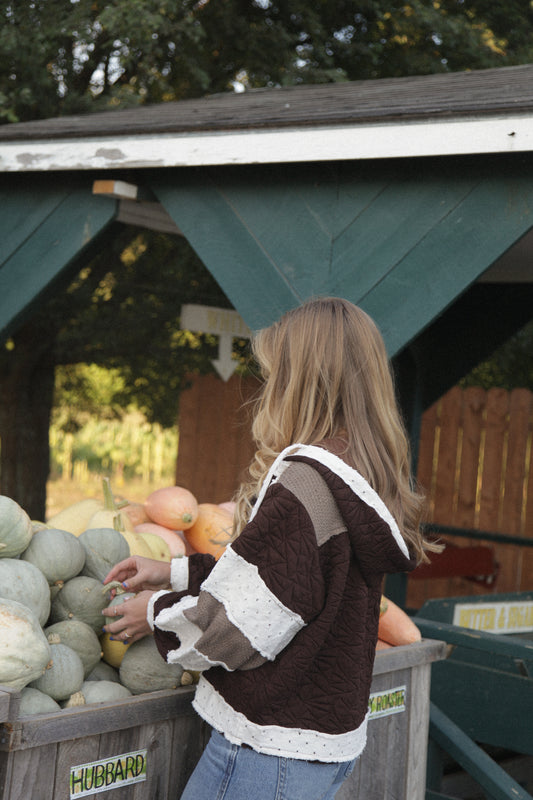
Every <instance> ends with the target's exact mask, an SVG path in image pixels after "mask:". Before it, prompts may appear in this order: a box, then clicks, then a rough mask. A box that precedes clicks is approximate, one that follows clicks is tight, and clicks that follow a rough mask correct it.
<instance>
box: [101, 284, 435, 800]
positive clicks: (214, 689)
mask: <svg viewBox="0 0 533 800" xmlns="http://www.w3.org/2000/svg"><path fill="white" fill-rule="evenodd" d="M254 353H255V356H256V359H257V361H258V364H259V366H260V368H261V371H262V374H263V376H264V378H265V381H264V384H263V387H262V391H261V395H260V397H259V399H258V403H257V409H256V414H255V419H254V424H253V434H254V437H255V440H256V442H257V452H256V454H255V457H254V459H253V461H252V463H251V465H250V469H249V479H248V481H247V482H246V483H245V484H244V485H243V486H242V487H241V490H240V492H239V495H238V497H237V509H236V517H235V520H236V528H235V529H236V532H237V534H238V535H236V537H235V539H234V541H233V542H232V543H231V545H230V546H229V547H228V548H227V549H226V551H225V553H224V555H223V556H222V557H221V558H220V560H219V561H218V562H215V560H214V559H213V557H212V556H206V555H201V554H195V555H192V556H190V557H189V558H183V559H176V560H174V561H173V562H172V563H171V565H166V564H162V563H160V562H151V561H148V560H145V559H140V558H130V559H127V560H126V561H124V562H122V563H121V564H119V565H118V566H117V567H115V568H114V569H113V570H112V571H111V572H110V574H109V575H108V576H107V578H106V582H108V581H110V580H120V581H123V582H126V584H127V587H128V588H129V589H130V590H132V589H133V590H135V591H139V590H140V594H138V595H137V597H136V598H135V599H134V600H130V601H129V602H128V603H126V604H125V605H124V606H123V608H124V616H123V617H122V619H121V620H120V621H117V622H115V623H112V624H111V625H107V626H106V629H107V630H108V631H109V632H111V633H112V634H113V635H114V636H115V637H118V638H122V639H124V638H125V637H126V638H127V639H128V641H132V640H135V639H137V638H140V637H141V636H143V635H145V634H146V633H149V632H150V630H153V634H154V636H155V640H156V643H157V645H158V648H159V651H160V652H161V655H162V656H163V657H164V658H165V659H166V660H167V661H169V662H171V663H172V662H177V663H180V664H181V665H182V666H183V667H185V668H188V669H192V670H199V671H201V672H202V676H201V678H200V682H199V684H198V687H197V690H196V696H195V700H194V707H195V709H196V711H197V712H198V713H199V714H200V715H201V716H202V717H203V718H204V719H205V720H207V722H208V723H209V724H210V725H211V726H212V728H213V735H212V737H211V740H210V742H209V744H208V746H207V748H206V750H205V752H204V754H203V756H202V758H201V759H200V762H199V764H198V765H197V768H196V770H195V771H194V773H193V775H192V776H191V778H190V780H189V783H188V785H187V787H186V789H185V792H184V794H183V795H182V800H251V798H253V800H315V798H316V800H318V798H321V800H332V798H333V797H334V795H335V793H336V792H337V791H338V789H339V787H340V785H341V783H342V782H343V781H344V779H345V778H346V777H347V775H349V773H350V772H351V770H352V769H353V767H354V764H355V760H356V759H357V757H358V756H359V755H360V754H361V752H362V751H363V749H364V746H365V742H366V721H367V710H368V698H369V692H370V683H371V679H372V667H373V660H374V654H375V646H376V639H377V631H378V619H379V604H380V597H381V590H382V581H383V577H384V575H385V574H387V573H393V572H402V571H407V570H410V569H412V568H413V567H414V566H415V565H416V563H417V562H418V561H424V560H427V556H426V550H427V549H432V546H431V545H429V544H428V543H427V542H425V541H424V540H423V539H422V537H421V534H420V531H419V523H420V515H421V505H422V498H421V497H420V495H419V494H417V493H416V491H414V490H413V488H412V485H411V480H410V473H409V454H408V444H407V438H406V435H405V432H404V429H403V426H402V423H401V420H400V415H399V412H398V408H397V405H396V400H395V395H394V387H393V381H392V377H391V371H390V367H389V363H388V359H387V356H386V351H385V347H384V344H383V340H382V338H381V335H380V333H379V332H378V330H377V328H376V326H375V324H374V323H373V321H372V320H371V319H370V318H369V317H368V315H367V314H365V313H364V312H363V311H362V310H361V309H359V308H358V307H356V306H354V305H353V304H351V303H349V302H347V301H345V300H342V299H338V298H319V299H316V300H311V301H309V302H307V303H305V304H303V305H302V306H300V307H299V308H296V309H294V310H292V311H290V312H288V313H287V314H285V315H284V316H283V317H282V319H281V320H280V321H279V322H277V323H275V324H274V325H272V326H271V327H270V328H267V329H265V330H263V331H261V332H259V334H258V335H257V337H256V338H255V341H254ZM107 611H108V610H107V609H106V610H104V613H106V612H107ZM126 632H127V633H126Z"/></svg>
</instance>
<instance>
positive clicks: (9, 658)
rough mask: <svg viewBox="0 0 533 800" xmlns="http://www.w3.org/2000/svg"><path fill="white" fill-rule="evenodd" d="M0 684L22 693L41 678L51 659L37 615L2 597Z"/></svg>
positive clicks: (0, 606) (0, 604)
mask: <svg viewBox="0 0 533 800" xmlns="http://www.w3.org/2000/svg"><path fill="white" fill-rule="evenodd" d="M0 642H1V643H2V644H1V647H0V684H3V685H4V686H10V687H12V688H13V689H17V690H19V691H20V690H21V689H23V688H24V687H25V686H27V685H28V684H29V683H31V682H32V681H33V680H35V679H36V678H38V677H39V676H40V675H42V673H43V672H44V670H45V669H46V665H47V664H48V663H49V661H50V658H51V650H50V645H49V644H48V642H47V640H46V636H45V635H44V633H43V631H42V628H41V626H40V624H39V620H38V618H37V615H36V614H35V612H33V611H32V610H31V609H30V608H28V607H27V606H25V605H23V604H22V603H19V602H17V601H16V600H10V599H8V598H5V597H0Z"/></svg>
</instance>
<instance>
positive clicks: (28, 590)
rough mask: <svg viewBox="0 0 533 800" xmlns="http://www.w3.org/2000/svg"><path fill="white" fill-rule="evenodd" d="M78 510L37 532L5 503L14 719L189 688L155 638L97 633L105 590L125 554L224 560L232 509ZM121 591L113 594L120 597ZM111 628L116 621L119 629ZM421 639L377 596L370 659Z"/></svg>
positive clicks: (159, 498)
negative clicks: (16, 695) (17, 695)
mask: <svg viewBox="0 0 533 800" xmlns="http://www.w3.org/2000/svg"><path fill="white" fill-rule="evenodd" d="M103 488H104V491H103V499H102V501H99V500H97V499H86V500H82V501H80V502H78V503H75V504H74V505H72V506H70V507H68V508H66V509H64V510H62V511H60V512H59V513H58V514H56V515H55V516H53V517H52V518H50V519H49V520H48V521H47V523H39V522H32V520H31V519H30V518H29V516H28V514H27V513H26V512H25V511H24V510H23V509H22V508H21V507H20V506H19V505H18V504H17V503H16V502H15V501H14V500H12V499H10V498H9V497H6V496H3V495H0V642H1V647H0V685H5V686H9V687H13V688H15V689H17V690H19V691H20V692H21V705H20V714H21V716H26V715H32V714H38V713H45V712H48V711H56V710H60V709H61V708H65V707H67V708H69V707H72V706H75V705H84V704H87V703H97V702H104V701H109V700H115V699H121V698H124V697H128V696H130V695H132V694H141V693H144V692H150V691H156V690H159V689H171V688H176V687H178V686H182V685H186V684H190V683H193V682H194V681H195V680H196V679H197V675H196V674H195V673H191V672H189V671H186V670H184V669H183V668H182V667H181V666H180V665H179V664H167V663H166V662H165V661H164V660H163V659H162V658H161V656H160V655H159V652H158V651H157V648H156V646H155V642H154V639H153V637H151V636H148V637H145V638H144V639H141V640H139V641H136V642H133V643H130V644H124V643H123V642H122V641H114V640H113V639H111V638H110V636H109V634H108V633H105V632H103V630H102V626H103V625H104V624H105V623H106V622H111V621H112V620H111V619H110V618H107V619H106V618H105V617H103V616H102V610H103V609H104V608H106V607H107V606H109V605H111V604H115V603H121V602H123V601H124V599H125V597H126V596H127V595H126V594H122V595H121V594H117V595H116V596H115V597H113V598H111V593H110V588H109V587H105V586H103V583H102V581H103V579H104V578H105V576H106V575H107V574H108V572H109V570H110V569H111V567H112V566H114V564H116V563H118V562H119V561H121V560H123V559H124V558H127V557H128V556H129V555H140V556H146V557H148V558H155V559H160V560H163V561H170V560H171V559H172V558H176V557H180V556H183V555H189V554H191V553H194V552H202V553H211V554H212V555H213V556H214V557H215V558H217V559H218V558H219V557H220V556H221V555H222V553H223V552H224V549H225V547H226V546H227V544H228V542H229V541H231V537H232V529H233V513H232V512H233V507H232V504H231V503H222V504H220V505H216V504H212V503H204V504H199V503H197V501H196V499H195V498H194V496H193V495H192V494H191V493H190V492H189V491H188V490H187V489H185V488H183V487H178V486H171V487H165V488H162V489H158V490H156V491H154V492H153V493H152V494H151V495H150V496H149V497H148V498H147V500H146V502H145V503H144V504H141V503H128V502H126V501H122V502H118V503H117V501H116V500H115V497H114V495H113V493H112V491H111V486H110V484H109V481H108V479H105V480H104V483H103ZM117 591H118V590H117ZM114 619H116V618H114ZM419 639H420V631H419V630H418V628H417V627H416V625H415V624H414V623H413V622H412V620H411V619H410V617H408V616H407V614H405V613H404V612H403V611H402V610H401V609H400V608H399V607H398V606H396V605H395V604H394V603H392V601H390V600H388V599H387V598H385V597H382V604H381V608H380V621H379V639H378V644H377V649H384V648H388V647H393V646H397V645H404V644H410V643H412V642H416V641H418V640H419Z"/></svg>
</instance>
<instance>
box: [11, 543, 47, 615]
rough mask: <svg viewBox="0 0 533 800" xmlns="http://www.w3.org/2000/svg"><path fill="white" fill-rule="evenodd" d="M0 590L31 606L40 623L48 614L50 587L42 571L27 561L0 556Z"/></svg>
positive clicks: (13, 598)
mask: <svg viewBox="0 0 533 800" xmlns="http://www.w3.org/2000/svg"><path fill="white" fill-rule="evenodd" d="M0 592H1V593H2V596H3V597H5V598H9V599H10V600H16V601H17V602H19V603H23V604H24V605H25V606H28V607H29V608H31V610H32V611H33V612H34V613H35V614H36V616H37V619H38V620H39V624H40V625H44V624H45V623H46V620H47V619H48V615H49V614H50V587H49V586H48V581H47V580H46V578H45V577H44V575H43V573H42V572H41V571H40V570H39V569H37V567H36V566H35V565H34V564H30V562H29V561H23V560H22V559H20V558H0Z"/></svg>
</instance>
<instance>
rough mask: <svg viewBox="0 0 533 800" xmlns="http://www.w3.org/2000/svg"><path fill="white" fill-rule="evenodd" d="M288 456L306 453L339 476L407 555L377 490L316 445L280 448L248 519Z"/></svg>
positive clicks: (403, 543) (255, 510) (405, 547)
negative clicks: (382, 523) (371, 511)
mask: <svg viewBox="0 0 533 800" xmlns="http://www.w3.org/2000/svg"><path fill="white" fill-rule="evenodd" d="M288 455H299V456H300V455H301V456H307V457H308V458H312V459H313V460H314V461H319V462H320V463H321V464H323V465H324V466H325V467H327V468H328V469H330V470H331V471H332V472H334V473H335V474H336V475H338V476H339V478H341V479H342V480H343V481H344V483H346V484H347V485H348V486H349V487H350V489H351V490H352V491H353V492H354V493H355V494H356V495H357V496H358V497H360V498H361V500H363V501H364V502H365V503H366V504H367V506H369V507H370V508H373V509H374V511H375V512H376V513H377V514H379V516H380V517H381V519H382V520H383V521H384V522H386V523H387V525H388V526H389V528H390V531H391V533H392V536H393V537H394V541H395V542H396V544H397V545H398V547H399V548H400V550H401V551H402V553H403V555H404V556H405V557H406V558H409V550H408V548H407V544H406V543H405V539H404V538H403V536H402V534H401V533H400V529H399V528H398V524H397V523H396V520H395V519H394V517H393V516H392V514H391V513H390V511H389V509H388V508H387V506H386V505H385V503H384V502H383V500H382V499H381V497H380V496H379V495H378V493H377V492H376V491H375V490H374V489H373V488H372V487H371V486H370V484H369V483H368V481H366V480H365V478H363V476H362V475H361V474H360V473H359V472H357V470H355V469H353V467H350V466H349V465H348V464H346V462H345V461H343V460H342V458H339V457H338V456H336V455H334V454H333V453H330V452H329V450H325V449H324V448H323V447H317V446H316V445H311V444H295V445H291V446H290V447H286V448H285V450H282V452H281V453H280V454H279V455H278V456H277V458H276V460H275V461H274V463H273V464H272V466H271V467H270V470H269V472H268V474H267V476H266V478H265V481H264V483H263V485H262V486H261V491H260V492H259V495H258V497H257V501H256V502H255V504H254V507H253V509H252V513H251V515H250V519H253V518H254V516H255V514H256V513H257V510H258V509H259V506H260V505H261V503H262V502H263V498H264V496H265V493H266V491H267V489H268V487H269V485H270V484H271V483H275V482H276V481H277V480H278V479H279V477H280V475H282V473H283V472H284V471H285V469H286V468H287V467H288V466H289V465H290V463H291V462H286V461H284V459H285V458H286V457H287V456H288Z"/></svg>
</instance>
